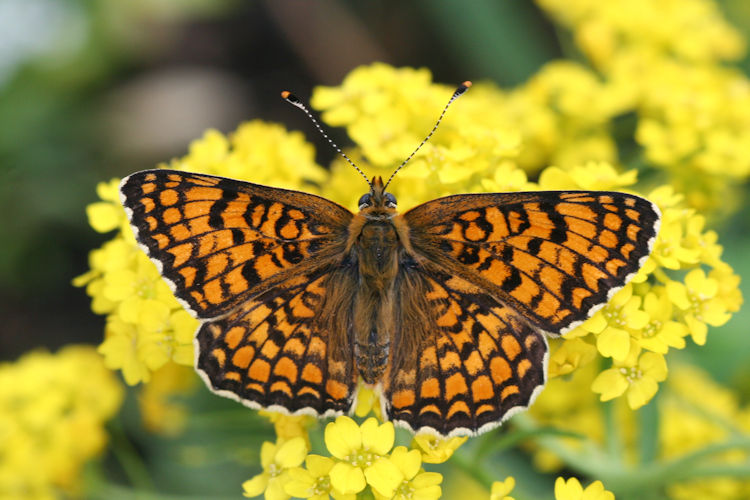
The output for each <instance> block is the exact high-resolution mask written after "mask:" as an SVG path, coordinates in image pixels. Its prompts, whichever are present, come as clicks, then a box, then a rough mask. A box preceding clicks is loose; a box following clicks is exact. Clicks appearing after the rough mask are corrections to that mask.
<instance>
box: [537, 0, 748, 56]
mask: <svg viewBox="0 0 750 500" xmlns="http://www.w3.org/2000/svg"><path fill="white" fill-rule="evenodd" d="M537 3H538V4H539V5H540V6H541V7H542V8H544V9H545V10H547V11H548V12H549V13H551V14H552V15H553V16H554V17H555V19H556V20H557V21H558V22H560V23H561V24H563V25H565V26H568V27H571V28H574V30H575V31H574V36H575V40H576V43H577V44H578V45H579V46H580V47H581V49H582V50H583V51H584V53H585V54H586V55H587V56H588V57H589V58H590V59H591V61H592V62H593V63H594V64H595V65H596V66H597V67H599V68H606V67H607V65H608V64H612V62H613V61H617V60H618V59H622V58H623V57H625V56H626V55H627V54H629V53H637V54H639V55H640V56H641V57H643V58H647V57H649V56H651V55H654V54H658V55H660V56H662V57H665V58H667V57H669V58H675V59H679V60H683V61H687V62H693V63H711V62H716V61H720V60H737V59H739V58H741V57H742V54H743V50H744V45H745V42H744V40H743V38H742V35H740V33H739V32H738V31H737V30H736V29H735V28H733V27H732V26H731V25H729V24H728V23H727V22H726V21H725V20H724V19H723V17H722V14H721V11H720V9H719V6H718V5H717V4H716V3H715V2H713V1H711V0H660V1H658V2H653V1H651V0H610V1H608V2H596V1H594V0H572V1H565V0H537Z"/></svg>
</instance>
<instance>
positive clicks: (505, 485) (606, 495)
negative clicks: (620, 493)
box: [490, 477, 615, 500]
mask: <svg viewBox="0 0 750 500" xmlns="http://www.w3.org/2000/svg"><path fill="white" fill-rule="evenodd" d="M515 486H516V480H515V479H514V478H513V477H507V478H505V481H495V482H494V483H492V490H491V492H490V500H515V499H514V498H513V497H512V496H510V493H511V491H513V488H515ZM555 500H615V496H614V495H613V494H612V492H610V491H607V490H605V489H604V485H603V484H602V482H601V481H594V482H593V483H591V484H590V485H588V486H587V487H586V488H584V487H583V486H581V483H580V481H578V479H577V478H575V477H571V478H570V479H568V480H565V479H564V478H562V477H558V478H557V480H556V481H555Z"/></svg>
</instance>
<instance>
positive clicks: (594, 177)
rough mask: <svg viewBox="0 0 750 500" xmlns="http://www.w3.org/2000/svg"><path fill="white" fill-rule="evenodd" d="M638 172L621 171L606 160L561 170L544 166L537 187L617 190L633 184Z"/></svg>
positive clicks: (547, 188) (545, 188) (548, 188)
mask: <svg viewBox="0 0 750 500" xmlns="http://www.w3.org/2000/svg"><path fill="white" fill-rule="evenodd" d="M637 175H638V173H637V172H636V171H635V170H628V171H627V172H624V173H621V172H618V171H617V169H615V167H614V166H612V164H610V163H607V162H588V163H586V164H585V165H583V166H574V167H571V168H568V169H566V170H563V169H561V168H559V167H554V166H552V167H548V168H545V169H544V170H543V171H542V173H541V174H540V175H539V189H544V190H560V189H586V190H594V191H602V190H604V191H607V190H610V191H611V190H618V189H621V188H623V187H626V186H632V185H633V184H635V181H636V177H637Z"/></svg>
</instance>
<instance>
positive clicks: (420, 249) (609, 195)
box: [404, 191, 659, 334]
mask: <svg viewBox="0 0 750 500" xmlns="http://www.w3.org/2000/svg"><path fill="white" fill-rule="evenodd" d="M404 218H405V220H406V222H407V223H408V225H409V228H410V236H411V244H412V246H413V247H414V250H415V251H416V252H417V253H419V254H421V255H423V256H424V257H426V258H427V259H428V260H430V261H431V262H434V263H436V264H437V265H438V266H439V267H441V268H443V269H445V270H447V271H450V272H452V273H455V274H457V275H459V276H461V277H462V278H464V279H466V280H467V281H469V282H471V283H473V284H475V285H477V286H479V287H480V288H482V289H484V290H485V291H486V292H487V293H488V294H489V295H491V296H493V297H495V298H496V299H497V300H499V301H500V302H501V303H502V304H504V305H505V306H507V307H511V308H513V309H514V310H515V311H517V312H518V313H519V314H521V315H522V316H523V317H524V318H526V321H528V322H529V323H531V324H533V325H535V326H536V327H538V328H540V329H542V330H544V331H545V332H547V333H551V334H560V333H564V332H565V331H568V330H570V329H572V328H574V327H575V326H577V325H578V324H580V323H581V322H582V321H584V320H585V319H586V318H588V317H590V316H591V315H592V314H593V313H594V312H595V311H596V310H598V308H600V307H601V306H602V305H604V304H605V303H606V302H607V300H608V299H609V298H610V297H611V296H612V294H613V293H614V292H615V291H617V290H619V289H620V288H622V287H623V286H624V285H625V283H626V282H627V281H628V280H629V279H630V278H631V277H632V276H633V275H634V274H635V273H636V272H637V271H638V269H639V268H640V266H641V265H642V264H643V262H644V261H645V259H646V258H647V257H648V255H649V253H650V251H651V247H652V244H653V242H654V239H655V236H656V232H657V231H658V225H659V211H658V209H657V208H656V206H655V205H654V204H652V203H651V202H649V201H648V200H645V199H643V198H640V197H638V196H633V195H629V194H625V193H616V192H601V191H599V192H587V191H560V192H558V191H540V192H528V193H497V194H474V195H457V196H449V197H445V198H440V199H437V200H434V201H431V202H428V203H425V204H423V205H420V206H418V207H416V208H414V209H412V210H410V211H409V212H407V213H406V214H404Z"/></svg>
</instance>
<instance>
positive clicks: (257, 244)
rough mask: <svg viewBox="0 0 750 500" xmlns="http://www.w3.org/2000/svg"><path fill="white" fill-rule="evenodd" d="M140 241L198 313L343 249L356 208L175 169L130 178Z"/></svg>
mask: <svg viewBox="0 0 750 500" xmlns="http://www.w3.org/2000/svg"><path fill="white" fill-rule="evenodd" d="M120 191H121V197H122V204H123V206H124V207H125V209H126V210H127V212H128V216H129V217H130V221H131V225H132V226H133V231H134V233H135V235H136V239H137V240H138V243H139V244H140V245H141V247H142V248H143V249H144V251H146V253H147V254H148V255H149V257H151V260H153V261H154V262H155V263H156V265H157V266H158V267H159V269H160V270H161V274H162V276H163V277H164V278H165V279H166V280H167V281H168V282H169V283H170V285H171V286H172V290H173V291H174V294H175V296H176V297H177V298H178V299H179V300H180V301H181V302H182V304H183V305H184V306H185V307H186V308H188V309H189V310H190V311H192V312H193V313H194V314H195V316H197V317H198V318H213V317H216V316H220V315H222V314H226V313H228V312H230V311H232V310H233V309H235V308H236V307H237V306H238V305H239V304H241V303H242V302H244V301H245V300H247V299H248V298H249V297H252V296H254V295H257V294H258V293H260V292H261V291H264V290H267V289H268V288H270V287H273V286H275V285H276V284H278V283H280V282H282V281H284V280H285V279H287V278H289V277H290V276H292V275H295V274H299V273H300V272H304V270H309V269H310V268H311V267H316V266H320V265H321V264H322V263H323V262H325V261H327V260H330V259H331V258H333V257H335V256H336V255H338V254H340V253H341V252H343V250H344V248H345V245H346V234H347V227H348V224H349V222H350V221H351V218H352V214H351V212H349V211H348V210H346V209H345V208H343V207H341V206H339V205H337V204H335V203H333V202H330V201H328V200H325V199H323V198H320V197H318V196H314V195H310V194H306V193H300V192H297V191H289V190H285V189H277V188H271V187H267V186H260V185H257V184H250V183H247V182H242V181H237V180H234V179H226V178H222V177H215V176H211V175H203V174H193V173H188V172H179V171H174V170H146V171H143V172H137V173H135V174H133V175H131V176H129V177H126V178H125V179H123V181H122V184H121V186H120Z"/></svg>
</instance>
